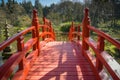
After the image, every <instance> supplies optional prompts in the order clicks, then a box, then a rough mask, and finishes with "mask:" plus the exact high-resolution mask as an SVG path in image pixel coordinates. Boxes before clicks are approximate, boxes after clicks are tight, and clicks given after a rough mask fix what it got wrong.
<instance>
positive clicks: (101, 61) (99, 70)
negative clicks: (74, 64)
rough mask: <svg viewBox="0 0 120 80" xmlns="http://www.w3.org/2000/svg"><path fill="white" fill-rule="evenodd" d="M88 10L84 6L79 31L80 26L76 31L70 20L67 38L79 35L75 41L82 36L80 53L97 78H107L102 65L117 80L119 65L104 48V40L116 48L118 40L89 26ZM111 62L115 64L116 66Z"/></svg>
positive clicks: (119, 72)
mask: <svg viewBox="0 0 120 80" xmlns="http://www.w3.org/2000/svg"><path fill="white" fill-rule="evenodd" d="M88 11H89V10H88V9H87V8H86V9H85V15H84V18H83V21H82V31H80V27H79V26H78V31H77V32H76V31H75V29H74V24H73V22H72V24H71V27H70V30H69V40H70V41H71V40H74V39H73V38H75V37H76V36H78V37H79V38H77V41H79V40H80V37H81V38H82V44H80V45H81V47H82V54H83V55H84V56H85V57H86V58H87V60H88V62H89V63H90V65H91V67H92V69H93V72H94V73H95V74H96V76H97V79H98V80H101V79H103V78H104V79H105V77H106V79H107V78H108V76H106V73H105V70H104V67H105V68H106V70H107V71H108V73H109V74H110V75H111V77H112V78H113V79H114V80H119V79H120V65H119V63H117V62H116V61H115V60H114V58H113V57H111V56H110V55H109V54H108V53H107V52H106V51H105V50H104V47H105V42H104V41H105V40H107V41H108V42H110V43H112V44H113V45H114V46H116V47H117V48H118V49H120V42H119V41H117V40H115V39H113V38H111V37H110V36H109V35H108V34H106V33H104V32H103V31H100V30H98V29H96V28H95V27H93V26H90V19H89V14H88ZM90 31H93V32H95V33H97V35H98V41H97V42H96V41H94V40H92V39H91V38H90ZM89 48H91V49H92V50H93V51H94V53H95V55H96V57H95V56H93V55H92V54H91V53H92V52H91V51H90V50H89ZM113 64H114V65H116V66H117V68H116V67H115V66H114V65H113ZM103 66H104V67H103ZM104 74H105V75H104Z"/></svg>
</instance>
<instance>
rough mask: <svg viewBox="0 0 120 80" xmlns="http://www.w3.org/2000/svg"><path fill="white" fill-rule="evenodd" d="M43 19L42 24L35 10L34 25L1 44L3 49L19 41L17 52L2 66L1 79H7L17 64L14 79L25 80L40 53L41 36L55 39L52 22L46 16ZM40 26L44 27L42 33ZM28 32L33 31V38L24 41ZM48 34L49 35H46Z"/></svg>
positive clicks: (49, 39)
mask: <svg viewBox="0 0 120 80" xmlns="http://www.w3.org/2000/svg"><path fill="white" fill-rule="evenodd" d="M43 21H44V24H43V25H40V24H39V21H38V17H37V11H36V10H33V19H32V26H31V27H29V28H27V29H26V30H23V31H21V32H20V33H18V34H16V35H15V36H13V37H11V38H9V39H8V40H6V41H4V42H3V43H1V44H0V51H1V50H3V49H4V48H5V47H7V46H9V45H10V44H11V43H13V42H15V41H17V52H15V53H14V54H12V56H10V58H9V59H8V60H7V61H6V62H5V63H4V64H3V65H2V66H0V80H3V79H5V80H7V79H8V78H9V77H10V75H11V74H12V73H13V72H14V69H15V67H16V66H17V65H18V66H19V67H18V70H17V72H15V74H14V75H13V79H14V80H16V79H17V80H24V79H25V77H26V76H27V74H28V71H29V69H30V67H31V66H32V64H33V62H34V61H35V59H36V58H37V57H38V56H39V54H40V47H41V44H40V41H39V40H40V38H42V37H44V38H45V40H44V41H46V42H48V41H54V40H55V34H54V30H53V28H52V25H51V22H50V21H49V20H48V19H46V18H44V19H43ZM40 28H42V29H43V31H42V32H41V33H40V32H39V29H40ZM28 32H32V38H30V39H29V40H28V41H27V42H25V43H24V35H25V34H27V33H28ZM46 35H48V36H47V37H46ZM46 39H47V40H46ZM32 48H33V49H32ZM30 49H32V51H31V52H29V53H28V51H29V50H30ZM18 75H19V76H18Z"/></svg>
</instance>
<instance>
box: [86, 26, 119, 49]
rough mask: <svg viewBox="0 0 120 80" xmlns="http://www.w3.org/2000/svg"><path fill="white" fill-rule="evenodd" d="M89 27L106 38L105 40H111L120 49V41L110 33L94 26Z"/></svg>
mask: <svg viewBox="0 0 120 80" xmlns="http://www.w3.org/2000/svg"><path fill="white" fill-rule="evenodd" d="M88 28H89V29H90V30H92V31H94V32H96V33H97V34H98V35H100V36H102V37H104V38H105V40H107V41H109V42H111V43H112V44H113V45H115V46H116V47H117V48H118V49H120V42H119V41H117V40H115V39H114V38H112V37H110V36H109V35H108V34H106V33H104V32H102V31H100V30H98V29H96V28H94V27H93V26H88Z"/></svg>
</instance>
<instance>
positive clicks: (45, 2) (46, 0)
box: [5, 0, 83, 6]
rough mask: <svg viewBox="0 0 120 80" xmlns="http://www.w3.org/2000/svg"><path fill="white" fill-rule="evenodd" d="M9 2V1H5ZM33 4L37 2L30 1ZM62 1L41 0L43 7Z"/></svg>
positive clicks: (20, 0) (81, 0) (19, 0)
mask: <svg viewBox="0 0 120 80" xmlns="http://www.w3.org/2000/svg"><path fill="white" fill-rule="evenodd" d="M5 1H7V0H5ZM16 1H17V2H22V1H23V0H16ZM26 1H29V0H26ZM30 1H31V2H32V4H33V5H34V1H35V0H30ZM70 1H74V0H70ZM77 1H80V2H83V0H77ZM59 2H60V0H40V3H41V4H42V5H43V6H50V5H51V4H53V3H55V4H56V3H59Z"/></svg>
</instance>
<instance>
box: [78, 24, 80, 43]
mask: <svg viewBox="0 0 120 80" xmlns="http://www.w3.org/2000/svg"><path fill="white" fill-rule="evenodd" d="M78 33H80V25H78ZM79 40H80V36H79V35H78V41H79Z"/></svg>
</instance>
